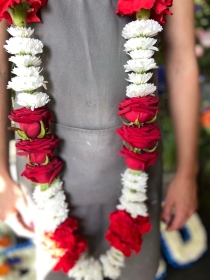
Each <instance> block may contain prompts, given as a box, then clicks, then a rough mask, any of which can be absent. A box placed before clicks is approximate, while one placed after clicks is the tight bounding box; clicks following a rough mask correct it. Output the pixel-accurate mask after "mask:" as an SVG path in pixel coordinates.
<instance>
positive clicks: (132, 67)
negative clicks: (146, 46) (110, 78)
mask: <svg viewBox="0 0 210 280" xmlns="http://www.w3.org/2000/svg"><path fill="white" fill-rule="evenodd" d="M124 68H125V72H130V71H134V72H137V73H142V72H146V71H149V70H151V69H155V68H157V64H156V62H155V60H154V59H153V58H144V59H130V60H128V62H127V64H126V65H124Z"/></svg>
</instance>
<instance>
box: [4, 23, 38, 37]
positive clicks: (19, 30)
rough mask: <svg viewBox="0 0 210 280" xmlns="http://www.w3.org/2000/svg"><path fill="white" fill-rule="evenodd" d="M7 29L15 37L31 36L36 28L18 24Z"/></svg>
mask: <svg viewBox="0 0 210 280" xmlns="http://www.w3.org/2000/svg"><path fill="white" fill-rule="evenodd" d="M7 31H8V32H9V34H10V35H12V36H13V37H22V38H29V37H31V35H33V33H34V29H31V28H30V27H18V26H10V27H9V28H7Z"/></svg>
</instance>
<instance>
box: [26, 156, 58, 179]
mask: <svg viewBox="0 0 210 280" xmlns="http://www.w3.org/2000/svg"><path fill="white" fill-rule="evenodd" d="M62 166H63V163H62V161H61V160H59V159H58V158H54V159H53V160H52V161H51V162H50V163H49V164H47V165H42V166H32V165H29V164H26V166H25V170H24V171H23V173H22V174H21V176H24V177H26V178H27V179H28V180H30V181H32V182H34V183H39V184H51V183H52V181H53V180H54V179H55V178H56V177H57V176H58V174H59V172H60V171H61V169H62Z"/></svg>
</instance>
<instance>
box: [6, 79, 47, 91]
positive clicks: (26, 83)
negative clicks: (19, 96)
mask: <svg viewBox="0 0 210 280" xmlns="http://www.w3.org/2000/svg"><path fill="white" fill-rule="evenodd" d="M46 83H47V82H46V81H44V77H43V76H38V77H14V78H12V80H11V81H10V82H9V83H8V86H7V88H8V89H13V90H14V91H32V90H36V89H38V88H40V87H44V88H45V89H46Z"/></svg>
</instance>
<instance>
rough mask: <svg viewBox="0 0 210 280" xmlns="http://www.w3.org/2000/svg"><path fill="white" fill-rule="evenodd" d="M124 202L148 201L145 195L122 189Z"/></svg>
mask: <svg viewBox="0 0 210 280" xmlns="http://www.w3.org/2000/svg"><path fill="white" fill-rule="evenodd" d="M121 197H122V198H123V200H126V201H131V202H143V201H145V200H147V196H146V194H145V193H142V192H138V191H133V190H131V189H128V188H123V189H122V196H121Z"/></svg>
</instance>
